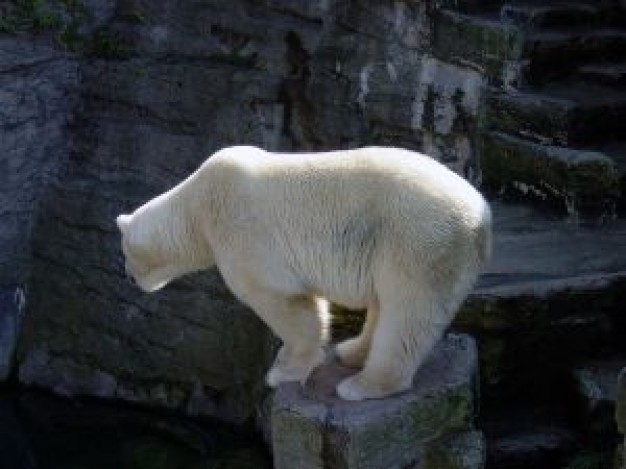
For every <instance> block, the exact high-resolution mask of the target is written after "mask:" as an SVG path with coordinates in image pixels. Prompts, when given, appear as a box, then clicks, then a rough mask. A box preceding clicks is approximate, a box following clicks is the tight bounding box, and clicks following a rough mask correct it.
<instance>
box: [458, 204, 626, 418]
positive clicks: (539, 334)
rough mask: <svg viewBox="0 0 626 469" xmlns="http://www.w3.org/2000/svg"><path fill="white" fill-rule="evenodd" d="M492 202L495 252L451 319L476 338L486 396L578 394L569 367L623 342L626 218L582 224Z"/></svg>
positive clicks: (559, 398) (557, 401) (549, 398)
mask: <svg viewBox="0 0 626 469" xmlns="http://www.w3.org/2000/svg"><path fill="white" fill-rule="evenodd" d="M492 209H493V213H494V246H493V253H494V254H493V259H492V261H491V262H490V264H489V265H488V266H487V268H486V269H485V272H484V274H483V276H482V277H481V279H480V281H479V283H478V285H477V287H476V288H475V290H474V292H473V293H472V295H470V298H469V299H468V300H467V301H466V302H465V305H464V306H463V308H462V309H461V311H460V312H459V314H458V315H457V318H456V319H455V322H454V328H455V329H456V330H460V331H464V332H468V333H471V334H473V335H475V336H476V337H477V338H478V343H479V357H480V369H481V393H482V395H483V399H484V400H486V401H487V402H490V401H494V400H495V401H496V402H497V401H498V400H501V399H520V400H523V401H531V402H541V403H544V404H545V403H546V402H549V403H550V405H551V406H552V407H553V408H555V407H558V406H561V405H563V404H564V403H565V401H566V400H567V399H566V398H565V396H569V400H570V401H573V402H579V401H580V399H579V397H578V394H577V392H576V389H575V388H574V387H573V386H572V384H571V383H572V378H571V370H572V368H573V367H574V366H576V365H577V363H580V361H581V360H583V361H588V360H590V358H591V357H594V356H608V355H611V354H617V353H623V352H624V351H626V350H624V349H626V343H624V341H623V336H624V334H626V318H624V316H623V314H622V308H623V305H624V304H625V303H626V221H624V220H618V221H616V222H614V223H613V224H612V225H610V226H603V227H580V226H577V225H575V224H568V223H563V221H562V220H559V219H556V218H553V217H547V216H544V215H542V214H540V213H538V212H536V211H535V210H533V209H532V208H530V207H527V206H522V205H509V204H504V203H502V202H497V201H495V202H492ZM521 383H524V384H523V386H522V385H521Z"/></svg>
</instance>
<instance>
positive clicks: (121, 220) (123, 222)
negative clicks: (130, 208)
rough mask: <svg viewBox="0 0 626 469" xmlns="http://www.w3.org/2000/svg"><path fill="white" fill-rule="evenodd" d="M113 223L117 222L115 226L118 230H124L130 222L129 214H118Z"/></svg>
mask: <svg viewBox="0 0 626 469" xmlns="http://www.w3.org/2000/svg"><path fill="white" fill-rule="evenodd" d="M115 223H117V227H118V228H119V229H120V231H124V230H125V228H126V227H127V226H128V224H129V223H130V215H120V216H118V217H117V218H116V219H115Z"/></svg>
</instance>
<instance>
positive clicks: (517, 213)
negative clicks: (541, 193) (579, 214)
mask: <svg viewBox="0 0 626 469" xmlns="http://www.w3.org/2000/svg"><path fill="white" fill-rule="evenodd" d="M491 205H492V210H493V214H494V233H495V234H494V247H493V258H492V260H491V262H490V263H489V265H488V266H487V268H486V269H485V272H484V274H483V276H482V277H481V279H480V281H479V283H478V288H477V289H476V294H479V295H481V294H485V295H489V294H491V295H500V296H515V295H520V294H526V293H531V294H541V293H542V292H544V293H545V292H550V291H554V290H556V289H561V290H563V289H565V288H571V289H596V288H602V287H603V286H606V285H607V284H610V283H611V282H613V281H615V280H618V279H620V278H622V277H624V276H625V275H626V223H624V221H622V220H619V221H616V222H614V223H611V224H610V225H607V226H603V227H581V226H577V225H576V224H574V223H564V222H563V220H562V219H559V218H554V217H546V216H542V215H540V214H538V213H537V211H535V210H533V209H532V208H530V207H526V206H522V205H507V204H503V203H500V202H492V204H491Z"/></svg>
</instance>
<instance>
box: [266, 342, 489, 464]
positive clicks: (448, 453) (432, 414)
mask: <svg viewBox="0 0 626 469" xmlns="http://www.w3.org/2000/svg"><path fill="white" fill-rule="evenodd" d="M350 373H354V370H348V369H345V368H342V367H341V366H339V365H338V364H337V362H336V359H333V358H331V360H330V361H329V362H328V363H326V364H325V366H324V367H322V368H320V369H318V370H317V371H316V372H315V373H314V374H313V376H312V377H311V378H310V380H309V382H308V383H307V385H306V386H305V387H302V386H301V385H300V384H297V383H290V384H286V385H282V386H280V387H279V388H278V390H277V391H276V393H275V394H274V396H273V402H272V410H271V422H270V424H271V439H272V447H273V454H274V467H275V468H276V469H287V468H289V469H296V468H297V469H317V468H319V469H322V468H328V469H333V468H342V469H349V468H372V469H374V468H381V467H386V468H389V469H400V468H406V467H411V468H415V469H418V468H420V469H421V468H430V469H453V468H459V469H460V468H468V469H469V468H476V469H477V468H481V467H483V464H484V446H483V443H482V438H481V434H480V433H478V432H475V431H474V430H473V421H474V417H475V415H476V411H477V409H476V407H475V406H476V398H477V394H476V392H477V388H476V384H477V374H476V373H477V357H476V349H475V344H474V342H473V340H471V339H470V338H469V337H467V336H448V337H446V338H445V339H444V340H443V341H442V342H441V343H440V344H439V345H438V346H437V348H436V349H435V351H434V352H433V354H432V355H431V357H430V359H429V360H427V362H426V363H425V364H424V366H423V367H422V368H421V369H420V371H419V372H418V373H417V375H416V376H415V381H414V387H413V389H412V390H411V391H409V392H407V393H403V394H401V395H398V396H393V397H389V398H387V399H385V400H367V401H362V402H346V401H342V400H341V399H339V398H338V397H337V395H336V393H335V386H336V385H337V383H338V382H339V381H340V379H341V378H344V377H346V376H348V375H349V374H350Z"/></svg>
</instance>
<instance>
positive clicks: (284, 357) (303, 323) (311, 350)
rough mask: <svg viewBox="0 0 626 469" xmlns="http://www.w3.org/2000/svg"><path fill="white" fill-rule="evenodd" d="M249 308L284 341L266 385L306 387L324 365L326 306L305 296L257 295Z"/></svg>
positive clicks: (253, 296)
mask: <svg viewBox="0 0 626 469" xmlns="http://www.w3.org/2000/svg"><path fill="white" fill-rule="evenodd" d="M249 298H251V301H250V303H251V304H250V305H251V306H252V308H253V309H254V311H255V312H256V313H257V314H258V315H259V316H260V317H261V319H263V321H265V323H266V324H267V325H268V326H269V327H270V329H272V331H273V332H274V334H276V335H277V336H278V337H279V338H280V339H281V340H282V341H283V346H282V347H281V349H280V350H279V352H278V355H277V356H276V359H275V361H274V364H273V365H272V367H271V369H270V370H269V372H268V373H267V376H266V381H267V384H268V385H269V386H272V387H275V386H277V385H278V384H280V383H282V382H288V381H299V382H301V383H304V382H305V381H306V379H307V378H308V377H309V375H310V374H311V372H312V371H313V370H314V369H315V368H316V367H317V366H319V365H320V364H321V363H322V362H323V361H324V356H325V354H324V350H323V348H322V347H323V345H324V344H325V340H326V324H325V322H326V321H325V318H326V315H325V311H324V307H325V304H326V303H325V302H323V301H322V300H320V299H318V298H315V297H312V296H306V295H293V296H283V295H274V294H271V293H268V292H267V291H265V290H261V291H256V292H254V295H251V296H249Z"/></svg>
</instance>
